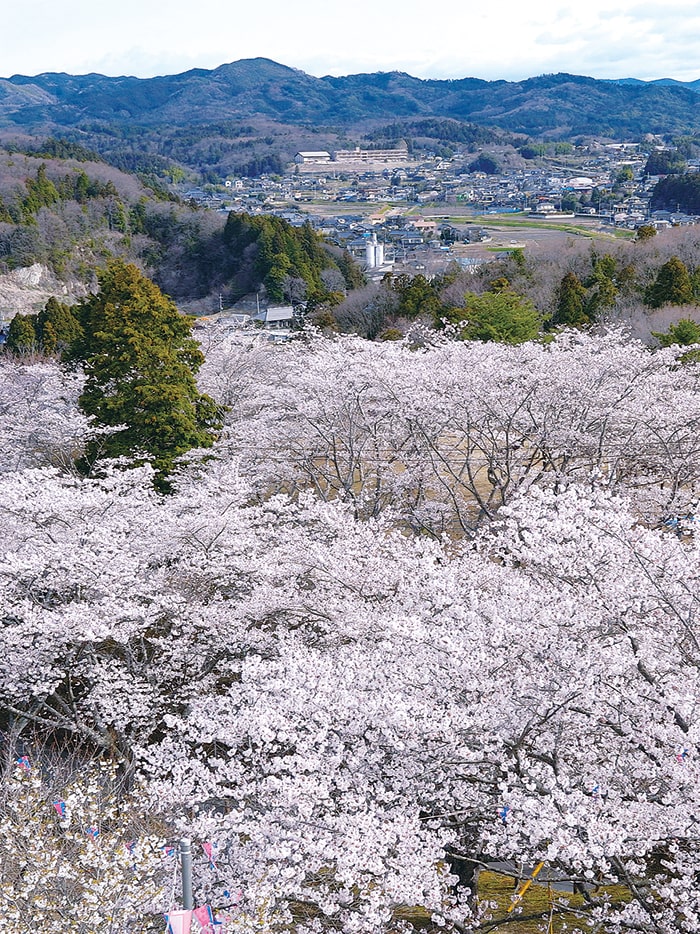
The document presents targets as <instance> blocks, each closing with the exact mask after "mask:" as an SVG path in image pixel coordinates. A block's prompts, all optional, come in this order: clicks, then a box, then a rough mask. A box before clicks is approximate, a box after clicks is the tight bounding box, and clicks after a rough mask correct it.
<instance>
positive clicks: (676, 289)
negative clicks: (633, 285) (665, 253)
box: [644, 256, 693, 308]
mask: <svg viewBox="0 0 700 934" xmlns="http://www.w3.org/2000/svg"><path fill="white" fill-rule="evenodd" d="M644 297H645V301H646V303H647V305H651V307H652V308H661V306H662V305H689V304H691V303H692V301H693V283H692V281H691V278H690V273H689V272H688V268H687V266H686V265H685V263H684V262H683V260H681V259H679V258H678V257H677V256H672V257H671V258H670V259H669V261H668V262H667V263H664V264H663V266H662V267H661V268H660V269H659V271H658V273H657V275H656V279H655V280H654V281H653V282H652V284H651V285H650V286H649V287H648V288H647V290H646V293H645V296H644Z"/></svg>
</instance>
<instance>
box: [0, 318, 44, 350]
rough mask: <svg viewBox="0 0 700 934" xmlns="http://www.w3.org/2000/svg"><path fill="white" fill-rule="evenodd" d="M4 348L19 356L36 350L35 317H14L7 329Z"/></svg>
mask: <svg viewBox="0 0 700 934" xmlns="http://www.w3.org/2000/svg"><path fill="white" fill-rule="evenodd" d="M5 346H6V347H7V349H8V350H10V351H11V352H12V353H20V354H21V353H29V351H31V350H36V349H37V336H36V315H15V316H14V318H13V319H12V321H10V326H9V328H8V329H7V343H6V345H5Z"/></svg>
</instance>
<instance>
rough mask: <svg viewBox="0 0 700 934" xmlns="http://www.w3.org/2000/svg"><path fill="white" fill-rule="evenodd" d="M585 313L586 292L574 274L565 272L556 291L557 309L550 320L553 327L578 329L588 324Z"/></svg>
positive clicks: (588, 320) (588, 319)
mask: <svg viewBox="0 0 700 934" xmlns="http://www.w3.org/2000/svg"><path fill="white" fill-rule="evenodd" d="M590 320H591V319H590V318H589V317H588V313H587V311H586V290H585V288H584V287H583V284H582V282H581V280H580V279H579V277H578V276H577V275H576V273H573V272H567V274H566V275H565V276H564V278H563V279H562V280H561V282H560V284H559V288H558V290H557V307H556V310H555V312H554V314H553V315H552V318H551V322H550V323H551V325H552V326H553V327H567V328H580V327H583V326H584V325H586V324H590Z"/></svg>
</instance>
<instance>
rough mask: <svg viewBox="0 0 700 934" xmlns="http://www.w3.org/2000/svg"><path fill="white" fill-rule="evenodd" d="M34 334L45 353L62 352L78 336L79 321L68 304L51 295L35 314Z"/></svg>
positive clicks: (79, 334)
mask: <svg viewBox="0 0 700 934" xmlns="http://www.w3.org/2000/svg"><path fill="white" fill-rule="evenodd" d="M36 334H37V340H38V341H39V343H40V344H41V347H42V349H43V350H44V351H45V352H46V353H62V352H63V351H64V350H66V349H68V348H69V347H70V346H71V345H73V344H74V343H75V342H76V341H77V340H78V339H79V338H80V336H81V327H80V322H79V321H78V319H77V318H76V316H75V315H74V314H73V311H72V309H71V308H70V307H69V306H68V305H64V304H62V303H61V302H59V301H58V299H56V298H54V297H53V295H52V296H51V298H50V299H49V300H48V301H47V303H46V305H45V306H44V308H43V309H42V310H41V311H40V312H39V314H38V316H37V323H36Z"/></svg>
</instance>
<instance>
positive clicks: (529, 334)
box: [446, 289, 541, 344]
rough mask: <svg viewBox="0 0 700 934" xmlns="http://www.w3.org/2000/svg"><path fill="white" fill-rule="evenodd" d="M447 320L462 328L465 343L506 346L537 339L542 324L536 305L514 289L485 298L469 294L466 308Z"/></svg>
mask: <svg viewBox="0 0 700 934" xmlns="http://www.w3.org/2000/svg"><path fill="white" fill-rule="evenodd" d="M446 317H447V320H448V321H450V322H451V323H453V324H458V325H461V337H463V338H464V339H465V340H478V341H498V342H499V343H502V344H522V343H523V342H524V341H529V340H534V339H535V338H536V337H537V335H538V334H539V331H540V325H541V318H540V314H539V312H538V311H537V309H536V308H535V306H534V305H533V304H532V303H531V302H529V301H528V300H527V299H526V298H523V297H522V296H521V295H518V294H517V293H516V292H513V291H512V290H511V289H503V290H502V291H500V292H484V293H483V294H481V295H476V294H475V293H473V292H467V294H466V295H465V302H464V308H455V309H452V311H450V312H448V314H447V316H446Z"/></svg>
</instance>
